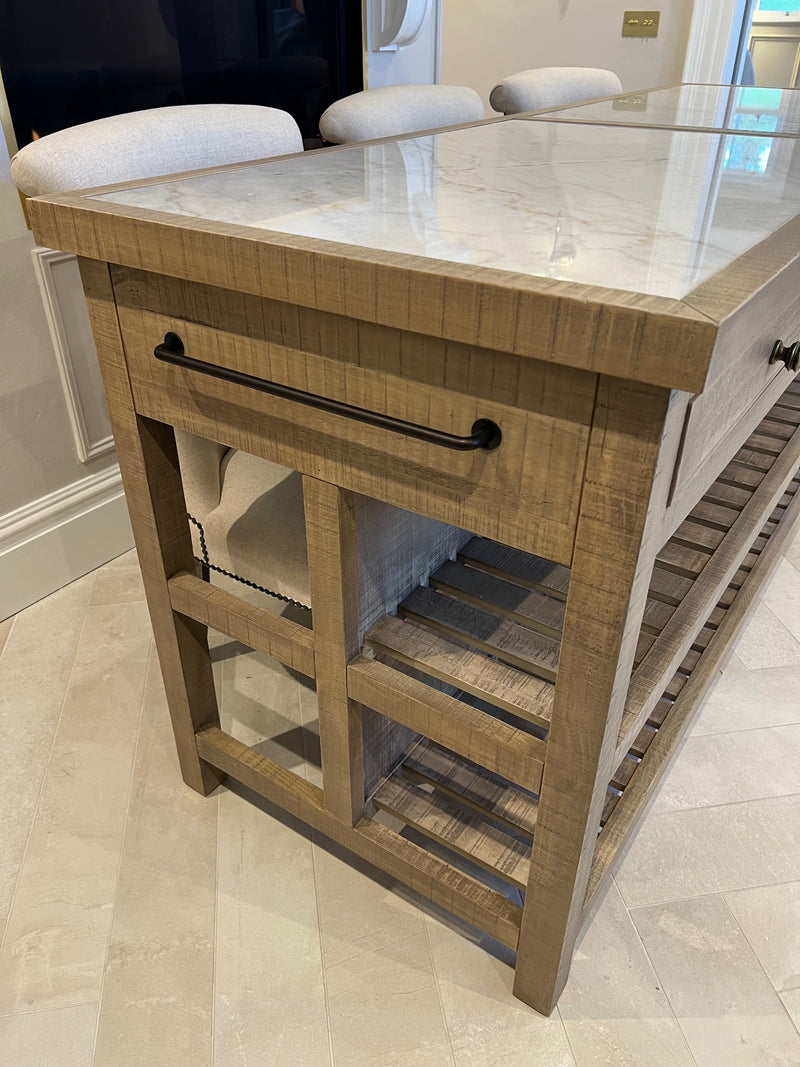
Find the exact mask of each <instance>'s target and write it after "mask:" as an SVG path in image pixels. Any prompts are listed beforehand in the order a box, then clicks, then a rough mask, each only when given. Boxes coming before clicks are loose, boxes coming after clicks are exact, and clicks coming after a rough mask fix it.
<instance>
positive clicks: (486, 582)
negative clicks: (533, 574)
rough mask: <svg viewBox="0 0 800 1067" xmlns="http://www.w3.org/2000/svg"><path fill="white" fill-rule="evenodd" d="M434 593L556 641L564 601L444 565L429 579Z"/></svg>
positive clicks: (483, 573)
mask: <svg viewBox="0 0 800 1067" xmlns="http://www.w3.org/2000/svg"><path fill="white" fill-rule="evenodd" d="M430 584H431V586H432V587H433V588H434V589H437V590H438V591H440V592H443V593H447V594H448V595H450V596H452V597H455V598H456V599H460V600H463V601H464V602H465V603H467V604H474V605H475V606H476V607H479V608H480V607H484V608H487V609H488V610H490V611H493V612H496V613H497V614H498V615H503V616H504V617H505V618H507V619H511V620H512V621H513V622H516V623H518V624H519V625H520V626H527V627H529V628H530V629H532V630H536V631H537V632H538V633H543V634H547V635H548V636H550V637H556V638H558V637H560V636H561V629H562V627H563V625H564V601H563V600H560V599H556V598H555V597H553V596H545V595H544V594H542V593H538V592H536V591H535V590H532V589H529V588H527V587H525V586H520V585H514V584H512V583H511V582H507V581H505V580H504V579H502V578H498V577H497V576H496V575H493V574H489V573H487V572H486V571H479V570H476V569H475V568H474V567H465V566H463V564H460V563H453V562H451V561H448V562H447V563H445V564H444V566H442V567H440V568H439V570H438V571H436V573H435V574H433V575H431V579H430Z"/></svg>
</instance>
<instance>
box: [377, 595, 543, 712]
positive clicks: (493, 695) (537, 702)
mask: <svg viewBox="0 0 800 1067" xmlns="http://www.w3.org/2000/svg"><path fill="white" fill-rule="evenodd" d="M365 642H366V644H367V645H369V646H370V647H371V648H374V649H376V650H378V651H380V652H384V653H386V654H388V655H390V656H392V657H394V658H395V659H398V660H400V662H402V663H407V664H408V665H409V666H411V667H415V668H416V669H417V670H419V671H422V673H423V674H428V675H430V676H431V677H432V678H437V679H438V680H439V681H442V682H447V683H448V684H449V685H453V686H455V687H456V688H458V689H463V690H464V691H465V692H467V693H471V694H472V695H473V696H476V697H479V698H480V699H481V700H486V701H488V702H489V703H490V704H494V705H495V706H496V707H498V708H503V709H504V710H505V711H510V712H511V713H512V714H514V715H518V716H519V717H520V718H522V719H525V720H527V721H528V722H531V723H535V724H536V725H537V726H542V727H544V728H545V729H546V728H547V727H549V725H550V717H551V714H552V710H553V686H552V684H551V683H550V682H545V681H542V680H541V679H540V678H534V677H533V676H532V675H530V674H525V673H523V672H522V671H518V670H515V669H514V668H513V667H507V666H506V665H505V664H503V663H497V662H496V661H495V660H491V659H487V657H486V656H484V655H482V654H481V653H479V652H473V651H472V650H471V649H468V648H462V647H460V646H459V645H456V644H453V642H452V641H448V640H447V639H446V638H444V637H442V636H441V635H439V634H434V633H432V632H430V631H428V630H424V629H422V628H421V627H419V626H415V625H414V624H413V623H409V622H403V621H402V620H400V619H397V618H395V617H394V616H391V615H390V616H387V617H386V618H385V619H382V620H381V622H379V623H378V625H377V626H376V627H374V629H372V630H370V632H369V633H368V634H367V637H366V639H365Z"/></svg>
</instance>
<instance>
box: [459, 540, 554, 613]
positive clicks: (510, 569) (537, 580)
mask: <svg viewBox="0 0 800 1067" xmlns="http://www.w3.org/2000/svg"><path fill="white" fill-rule="evenodd" d="M458 558H459V560H461V561H462V562H463V563H466V564H468V565H469V566H471V567H476V568H478V569H479V570H485V571H487V572H488V573H489V574H496V575H498V576H499V577H500V578H507V579H510V580H513V581H515V582H517V583H518V584H519V585H525V586H527V587H528V588H529V589H536V590H539V591H540V592H543V593H547V594H548V595H549V596H555V597H560V598H561V599H562V600H563V599H566V595H567V590H568V589H569V568H568V567H562V566H560V564H558V563H551V561H550V560H548V559H540V558H539V557H538V556H531V555H528V554H527V553H525V552H518V551H517V550H516V549H514V548H507V547H506V546H505V545H500V544H498V543H497V542H496V541H489V540H488V539H487V538H485V537H474V538H473V539H472V540H471V541H469V542H468V543H467V544H466V545H465V546H464V548H462V549H461V551H460V552H459V553H458Z"/></svg>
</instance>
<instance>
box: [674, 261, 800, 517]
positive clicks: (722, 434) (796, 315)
mask: <svg viewBox="0 0 800 1067" xmlns="http://www.w3.org/2000/svg"><path fill="white" fill-rule="evenodd" d="M778 339H781V340H783V341H784V342H785V343H786V344H790V343H791V342H793V341H796V340H800V262H799V263H797V264H792V265H791V266H790V267H789V268H787V269H786V270H784V271H783V272H782V273H781V275H780V276H779V277H778V278H776V279H775V280H774V281H773V282H772V284H771V285H769V286H767V287H766V288H765V289H764V290H762V291H761V292H760V293H758V294H756V296H754V297H753V298H752V299H751V300H749V301H748V303H747V304H746V305H745V306H744V307H742V308H740V310H739V311H738V312H737V313H736V314H735V315H733V316H731V318H730V319H729V320H728V321H726V322H725V323H723V324H722V326H721V327H720V331H719V336H718V340H717V346H716V349H715V352H714V357H713V360H712V364H711V369H710V371H709V378H708V382H707V384H706V388H705V389H704V390H703V392H702V393H701V394H700V395H699V396H697V397H695V398H694V400H693V401H692V403H691V406H690V408H689V412H688V415H687V421H686V427H685V433H684V440H683V446H682V449H681V456H680V460H679V466H678V469H677V470H676V475H675V478H674V480H673V491H672V496H671V509H670V510H671V511H672V512H673V515H672V521H671V525H672V526H673V528H674V527H675V526H677V525H678V524H679V523H680V522H682V521H683V518H685V516H686V514H687V513H688V512H689V510H690V509H691V508H692V507H693V506H694V504H695V503H696V502H697V499H698V497H699V495H700V494H702V492H703V491H704V490H705V488H706V487H707V486H708V485H709V484H710V483H711V482H712V481H713V480H714V478H716V476H717V475H718V474H719V472H720V471H721V470H722V468H723V467H724V466H725V465H726V463H727V462H728V461H729V460H730V458H731V456H732V455H733V454H734V453H735V452H736V451H737V449H739V448H741V446H742V445H743V444H744V442H745V440H746V439H747V438H748V437H749V435H750V434H751V433H752V432H753V430H754V429H755V427H756V426H757V425H758V423H759V422H760V421H761V419H762V418H763V417H764V415H766V413H767V412H768V411H769V409H770V408H771V407H772V405H773V404H774V403H775V401H776V400H777V399H778V397H779V396H780V395H781V393H783V392H784V390H785V389H786V388H787V387H788V386H789V385H790V383H791V382H792V379H793V375H792V374H790V373H789V372H788V371H787V370H786V368H785V367H784V365H783V364H782V363H777V364H775V363H773V364H770V362H769V357H770V352H771V351H772V346H773V345H774V343H775V341H776V340H778Z"/></svg>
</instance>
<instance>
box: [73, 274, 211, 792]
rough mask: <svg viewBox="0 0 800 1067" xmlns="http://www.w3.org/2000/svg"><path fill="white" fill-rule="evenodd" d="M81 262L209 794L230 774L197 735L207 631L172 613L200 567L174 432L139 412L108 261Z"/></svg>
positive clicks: (182, 704)
mask: <svg viewBox="0 0 800 1067" xmlns="http://www.w3.org/2000/svg"><path fill="white" fill-rule="evenodd" d="M79 265H80V270H81V280H82V281H83V287H84V293H85V295H86V302H87V305H88V308H89V318H90V321H91V324H92V332H93V334H94V339H95V344H96V346H97V354H98V358H99V361H100V370H101V373H102V376H103V385H104V387H105V392H106V399H107V401H108V410H109V415H110V417H111V426H112V429H113V431H114V441H115V442H116V446H117V458H118V460H119V466H120V471H121V473H122V483H123V485H124V487H125V497H126V500H127V503H128V510H129V512H130V517H131V525H132V526H133V534H134V539H135V541H136V550H137V553H138V555H139V564H140V566H141V569H142V579H143V581H144V588H145V594H146V596H147V606H148V608H149V611H150V619H151V622H152V625H153V633H154V635H155V642H156V648H157V650H158V655H159V659H160V661H161V671H162V674H163V676H164V687H165V689H166V694H167V702H168V705H169V711H170V716H171V718H172V728H173V731H174V734H175V743H176V746H177V749H178V759H179V761H180V767H181V773H182V775H183V778H184V781H185V782H186V783H187V785H190V786H191V787H192V788H193V789H196V790H197V791H198V792H200V793H203V794H207V793H210V792H211V791H212V790H213V789H214V788H215V787H216V786H217V785H219V783H220V782H221V781H222V780H223V779H224V777H225V775H224V774H223V773H222V772H221V771H218V770H216V769H215V768H214V767H211V766H210V765H209V764H207V763H205V762H204V761H203V760H201V759H200V757H199V755H198V752H197V742H196V739H195V734H196V732H197V730H199V729H200V728H201V727H203V726H219V712H218V708H217V698H216V692H215V689H214V678H213V675H212V670H211V659H210V656H209V651H208V631H207V628H206V627H205V626H203V625H202V624H201V623H198V622H195V621H194V620H193V619H190V618H188V617H187V616H185V615H181V614H179V613H178V612H176V611H173V609H172V605H171V603H170V595H169V586H168V580H169V579H170V578H172V577H174V576H175V575H176V574H179V573H180V572H181V571H188V572H189V573H194V570H195V563H194V554H193V551H192V542H191V534H190V532H189V524H188V522H187V519H186V504H185V501H184V497H183V485H182V482H181V475H180V469H179V466H178V455H177V450H176V448H175V434H174V431H173V429H172V427H171V426H167V425H165V424H164V423H160V422H154V421H153V420H152V419H145V418H142V417H141V416H139V415H137V414H136V411H135V408H134V401H133V395H132V393H131V387H130V382H129V379H128V372H127V368H126V365H125V353H124V349H123V345H122V339H121V337H120V332H119V322H118V319H117V310H116V304H115V301H114V292H113V288H112V285H111V278H110V275H109V269H108V265H107V264H105V263H99V262H97V261H95V260H85V259H82V260H79Z"/></svg>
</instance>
